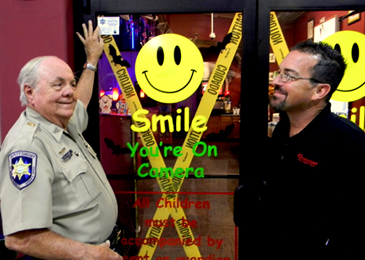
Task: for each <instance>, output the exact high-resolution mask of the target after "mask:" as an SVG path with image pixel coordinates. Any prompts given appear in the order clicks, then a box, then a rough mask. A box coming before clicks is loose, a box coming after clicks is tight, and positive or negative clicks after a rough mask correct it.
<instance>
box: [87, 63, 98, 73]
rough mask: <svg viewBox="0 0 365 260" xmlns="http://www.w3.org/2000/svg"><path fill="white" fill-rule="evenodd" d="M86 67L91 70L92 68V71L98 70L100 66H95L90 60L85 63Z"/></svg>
mask: <svg viewBox="0 0 365 260" xmlns="http://www.w3.org/2000/svg"><path fill="white" fill-rule="evenodd" d="M84 69H89V70H92V71H97V70H98V68H97V67H96V66H94V65H92V64H90V63H88V62H86V63H85V64H84Z"/></svg>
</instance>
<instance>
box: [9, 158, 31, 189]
mask: <svg viewBox="0 0 365 260" xmlns="http://www.w3.org/2000/svg"><path fill="white" fill-rule="evenodd" d="M36 168H37V155H36V154H35V153H32V152H28V151H16V152H13V153H11V154H10V155H9V173H10V179H11V181H12V182H13V184H14V186H15V187H17V188H18V189H19V190H22V189H24V188H25V187H27V186H29V185H30V184H31V183H32V182H33V181H34V179H35V177H36Z"/></svg>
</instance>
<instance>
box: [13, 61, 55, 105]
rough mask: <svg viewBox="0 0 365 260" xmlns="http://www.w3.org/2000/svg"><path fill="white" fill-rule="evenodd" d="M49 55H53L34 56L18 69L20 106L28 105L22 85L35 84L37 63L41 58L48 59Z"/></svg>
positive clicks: (31, 85) (37, 73) (36, 82)
mask: <svg viewBox="0 0 365 260" xmlns="http://www.w3.org/2000/svg"><path fill="white" fill-rule="evenodd" d="M50 57H54V56H41V57H37V58H34V59H32V60H30V61H28V62H27V63H26V64H25V65H24V66H23V68H22V69H21V70H20V73H19V76H18V84H19V86H20V97H19V99H20V102H21V105H22V106H26V105H28V99H27V97H26V96H25V93H24V86H25V85H27V86H30V87H31V88H35V87H36V86H37V84H38V81H39V77H40V70H39V67H40V66H39V65H40V63H41V62H42V61H43V60H45V59H48V58H50Z"/></svg>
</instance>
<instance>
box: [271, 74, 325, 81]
mask: <svg viewBox="0 0 365 260" xmlns="http://www.w3.org/2000/svg"><path fill="white" fill-rule="evenodd" d="M277 76H280V80H281V81H282V82H284V83H286V82H291V81H295V80H299V79H305V80H309V81H312V82H315V83H323V82H321V81H319V80H316V79H310V78H302V77H299V76H294V75H291V74H288V73H285V72H280V71H274V73H273V79H275V78H276V77H277Z"/></svg>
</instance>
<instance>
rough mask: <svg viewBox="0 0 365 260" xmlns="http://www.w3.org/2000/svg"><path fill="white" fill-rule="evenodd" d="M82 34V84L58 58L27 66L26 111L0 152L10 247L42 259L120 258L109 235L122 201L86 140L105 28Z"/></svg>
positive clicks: (23, 79) (23, 83)
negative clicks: (113, 248) (83, 52)
mask: <svg viewBox="0 0 365 260" xmlns="http://www.w3.org/2000/svg"><path fill="white" fill-rule="evenodd" d="M83 29H84V37H82V36H81V35H80V34H78V36H79V38H80V40H81V41H82V42H83V44H84V46H85V50H86V56H87V65H86V66H85V70H84V72H83V73H82V76H81V78H80V80H79V83H78V84H76V80H75V78H74V75H73V73H72V71H71V69H70V67H69V66H68V65H67V64H66V63H65V62H64V61H62V60H60V59H59V58H57V57H53V56H46V57H38V58H35V59H33V60H31V61H29V62H28V63H27V64H26V65H25V66H24V67H23V68H22V70H21V72H20V75H19V79H18V82H19V84H20V89H21V96H20V100H21V102H22V104H23V105H26V106H27V107H26V109H25V111H24V112H23V113H22V114H21V115H20V117H19V119H18V120H17V122H16V123H15V124H14V126H13V127H12V129H11V130H10V131H9V133H8V135H7V136H6V138H5V140H4V143H3V146H2V149H1V153H0V159H1V161H0V166H1V173H0V198H1V213H2V217H3V229H4V235H5V243H6V246H7V247H8V248H10V249H12V250H15V251H18V252H21V253H24V254H26V255H29V256H32V257H34V258H41V259H98V260H100V259H122V257H121V256H120V255H118V254H117V253H115V252H113V250H111V249H110V248H109V245H110V242H109V241H107V239H108V238H109V237H110V235H111V234H112V232H113V229H114V227H115V223H116V220H117V214H118V212H117V211H118V210H117V203H116V199H115V196H114V193H113V190H112V188H111V186H110V185H109V183H108V180H107V178H106V175H105V173H104V171H103V169H102V167H101V164H100V163H99V161H98V159H97V157H96V154H95V153H94V151H93V150H92V148H91V147H90V146H89V144H88V143H87V142H86V141H85V140H84V138H83V136H82V132H83V131H84V130H85V129H86V127H87V119H88V117H87V113H86V107H87V105H88V103H89V100H90V98H91V93H92V86H93V81H94V76H95V71H96V66H97V63H98V59H99V57H100V55H101V54H102V51H103V41H102V40H101V39H100V38H99V37H98V32H99V27H97V28H96V30H95V31H94V30H93V27H92V23H91V22H89V24H88V27H87V26H86V25H83Z"/></svg>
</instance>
